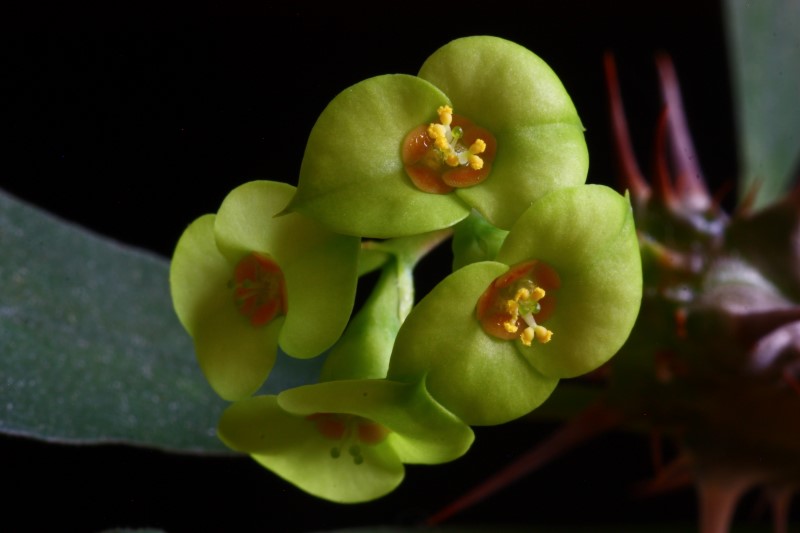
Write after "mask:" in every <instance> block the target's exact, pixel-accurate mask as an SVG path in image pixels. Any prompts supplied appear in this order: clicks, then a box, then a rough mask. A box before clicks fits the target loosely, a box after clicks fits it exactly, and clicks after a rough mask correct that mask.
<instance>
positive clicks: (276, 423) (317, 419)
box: [218, 379, 474, 503]
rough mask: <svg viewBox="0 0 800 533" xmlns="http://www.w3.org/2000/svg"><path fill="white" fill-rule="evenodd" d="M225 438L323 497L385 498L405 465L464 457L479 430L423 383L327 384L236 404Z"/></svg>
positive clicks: (222, 431) (222, 430)
mask: <svg viewBox="0 0 800 533" xmlns="http://www.w3.org/2000/svg"><path fill="white" fill-rule="evenodd" d="M218 433H219V436H220V438H221V439H222V440H223V441H224V442H225V443H226V444H227V445H228V446H229V447H231V448H232V449H234V450H237V451H241V452H244V453H249V454H251V455H252V457H253V458H254V459H255V460H256V461H258V462H259V463H261V464H262V465H263V466H264V467H266V468H268V469H269V470H271V471H273V472H274V473H276V474H277V475H279V476H281V477H282V478H284V479H286V480H287V481H289V482H291V483H293V484H295V485H297V486H298V487H300V488H301V489H303V490H305V491H306V492H309V493H311V494H313V495H315V496H318V497H320V498H325V499H328V500H332V501H335V502H341V503H355V502H363V501H368V500H373V499H375V498H379V497H381V496H383V495H385V494H387V493H389V492H391V491H392V490H394V488H395V487H397V485H399V484H400V482H401V481H402V480H403V477H404V475H405V468H404V467H403V463H415V464H437V463H443V462H447V461H451V460H453V459H456V458H458V457H460V456H461V455H463V454H464V453H465V452H466V451H467V450H468V449H469V447H470V445H471V444H472V441H473V439H474V435H473V433H472V430H471V429H470V428H469V427H468V426H467V425H466V424H464V423H463V422H462V421H461V420H459V419H458V418H456V416H455V415H453V414H452V413H450V412H449V411H447V410H446V409H444V408H443V407H442V406H441V405H439V404H438V403H437V402H436V401H434V400H433V399H432V398H431V397H430V395H429V394H428V393H427V391H426V390H425V387H424V385H423V384H422V383H418V384H412V383H398V382H392V381H387V380H381V379H364V380H342V381H328V382H324V383H319V384H316V385H306V386H303V387H298V388H295V389H289V390H287V391H284V392H282V393H280V394H279V395H277V396H255V397H252V398H247V399H245V400H241V401H239V402H236V403H234V404H232V405H231V406H230V407H229V408H228V409H227V410H226V411H225V412H224V413H223V414H222V418H221V420H220V423H219V427H218Z"/></svg>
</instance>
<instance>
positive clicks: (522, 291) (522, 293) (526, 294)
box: [514, 287, 531, 302]
mask: <svg viewBox="0 0 800 533" xmlns="http://www.w3.org/2000/svg"><path fill="white" fill-rule="evenodd" d="M530 297H531V291H529V290H528V289H526V288H525V287H520V288H519V289H517V292H516V294H514V301H515V302H518V301H520V300H527V299H529V298H530Z"/></svg>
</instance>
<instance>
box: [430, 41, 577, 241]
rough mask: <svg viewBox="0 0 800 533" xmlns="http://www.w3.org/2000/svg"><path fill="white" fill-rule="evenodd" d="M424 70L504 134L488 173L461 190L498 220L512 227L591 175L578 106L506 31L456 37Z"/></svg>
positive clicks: (478, 119) (462, 106)
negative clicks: (543, 199)
mask: <svg viewBox="0 0 800 533" xmlns="http://www.w3.org/2000/svg"><path fill="white" fill-rule="evenodd" d="M419 76H420V77H421V78H424V79H426V80H428V81H429V82H431V83H432V84H434V85H435V86H436V87H438V88H439V89H441V90H442V92H443V93H444V94H446V95H447V96H448V98H450V101H451V102H452V103H453V109H454V112H455V113H457V114H459V115H463V116H465V117H467V118H469V119H470V120H471V121H472V122H474V123H475V124H477V125H479V126H481V127H483V128H486V129H487V130H489V131H490V132H491V133H492V134H493V135H494V137H495V139H496V140H497V154H496V156H495V159H494V162H493V166H492V171H491V173H490V174H489V176H488V178H486V180H485V181H484V182H482V183H480V184H479V185H477V186H474V187H469V188H464V189H457V190H456V191H455V194H456V195H457V196H458V197H459V198H461V199H462V200H464V201H465V202H466V203H467V204H469V205H470V206H472V207H474V208H476V209H477V210H478V211H479V212H480V213H481V214H482V215H483V216H484V217H486V219H487V220H489V221H490V222H491V223H492V224H494V225H495V226H498V227H500V228H503V229H509V228H510V227H511V226H512V225H513V224H514V222H515V221H516V219H517V218H518V217H519V216H520V215H521V214H522V212H523V211H525V209H527V208H528V206H529V205H530V203H531V202H532V201H534V200H535V199H536V198H538V197H539V196H541V195H543V194H545V193H547V192H549V191H551V190H554V189H557V188H559V187H564V186H571V185H579V184H582V183H584V181H585V180H586V173H587V171H588V166H589V156H588V152H587V148H586V142H585V140H584V136H583V126H582V124H581V121H580V119H579V118H578V114H577V111H576V110H575V106H574V105H573V103H572V100H571V99H570V97H569V94H567V91H566V90H565V89H564V86H563V84H562V83H561V80H559V79H558V76H556V74H555V73H554V72H553V70H552V69H551V68H550V67H549V66H548V65H547V64H546V63H545V62H544V61H542V60H541V59H540V58H539V57H538V56H537V55H536V54H534V53H533V52H531V51H530V50H528V49H526V48H524V47H522V46H520V45H518V44H515V43H512V42H510V41H507V40H505V39H500V38H498V37H488V36H478V37H465V38H461V39H456V40H455V41H452V42H450V43H448V44H446V45H445V46H443V47H442V48H440V49H439V50H437V51H436V52H434V54H433V55H431V56H430V57H429V58H428V59H427V60H426V61H425V63H424V64H423V66H422V68H421V69H420V72H419Z"/></svg>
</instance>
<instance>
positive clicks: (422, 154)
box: [403, 105, 497, 194]
mask: <svg viewBox="0 0 800 533" xmlns="http://www.w3.org/2000/svg"><path fill="white" fill-rule="evenodd" d="M437 112H438V114H439V123H438V124H437V123H431V124H429V125H427V126H426V125H424V124H423V125H421V126H418V127H416V128H414V129H413V130H411V132H409V134H408V135H406V138H405V140H404V141H403V165H405V169H406V173H407V174H408V177H409V178H411V181H412V182H414V185H416V186H417V188H419V189H420V190H423V191H425V192H430V193H434V194H446V193H448V192H450V191H452V190H453V189H454V188H456V187H471V186H473V185H477V184H478V183H480V182H482V181H483V180H485V179H486V177H487V176H488V175H489V172H490V171H491V169H492V161H493V160H494V155H495V151H496V149H497V142H496V141H495V139H494V136H493V135H492V134H491V133H489V131H487V130H485V129H483V128H481V127H479V126H476V125H475V124H473V123H472V122H470V121H469V120H468V119H466V118H464V117H461V116H459V115H454V114H453V108H452V107H450V106H449V105H444V106H441V107H439V109H438V110H437Z"/></svg>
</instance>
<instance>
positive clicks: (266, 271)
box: [229, 252, 287, 327]
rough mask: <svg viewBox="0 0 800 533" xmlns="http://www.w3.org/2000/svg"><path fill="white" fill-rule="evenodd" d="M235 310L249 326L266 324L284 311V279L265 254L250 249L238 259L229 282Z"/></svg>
mask: <svg viewBox="0 0 800 533" xmlns="http://www.w3.org/2000/svg"><path fill="white" fill-rule="evenodd" d="M229 286H230V287H231V288H233V301H234V303H235V304H236V307H237V308H238V309H239V312H240V313H241V314H242V315H244V316H246V317H247V318H249V319H250V323H251V324H252V325H253V326H256V327H258V326H264V325H266V324H269V323H270V322H271V321H272V320H273V319H274V318H275V317H276V316H278V315H279V314H284V315H285V314H286V310H287V300H286V283H285V281H284V279H283V272H281V269H280V267H279V266H278V264H277V263H276V262H275V261H273V260H272V259H271V258H270V257H269V256H267V255H263V254H259V253H257V252H252V253H251V254H250V255H247V256H245V258H244V259H242V260H241V261H239V263H238V264H237V265H236V269H235V270H234V273H233V280H231V282H230V283H229Z"/></svg>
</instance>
